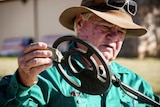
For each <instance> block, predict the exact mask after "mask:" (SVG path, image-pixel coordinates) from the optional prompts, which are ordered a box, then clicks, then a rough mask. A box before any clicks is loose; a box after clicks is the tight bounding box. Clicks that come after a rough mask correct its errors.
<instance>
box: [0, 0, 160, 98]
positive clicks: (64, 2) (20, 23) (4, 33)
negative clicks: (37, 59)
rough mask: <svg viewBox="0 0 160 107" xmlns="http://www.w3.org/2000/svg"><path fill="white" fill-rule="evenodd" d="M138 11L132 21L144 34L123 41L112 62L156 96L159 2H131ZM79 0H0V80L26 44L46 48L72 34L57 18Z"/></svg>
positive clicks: (159, 57) (12, 68) (159, 76)
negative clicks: (136, 76) (140, 79)
mask: <svg viewBox="0 0 160 107" xmlns="http://www.w3.org/2000/svg"><path fill="white" fill-rule="evenodd" d="M135 1H136V2H137V3H138V12H137V14H136V16H135V17H133V19H134V22H136V23H138V24H140V25H142V26H144V27H146V28H147V29H148V33H147V34H146V35H143V36H141V37H139V38H134V37H129V38H126V39H125V41H124V44H123V47H122V50H121V52H120V54H119V55H118V58H117V59H116V61H117V62H118V63H120V64H122V65H124V66H126V67H128V68H129V69H131V70H133V71H134V72H136V73H137V74H139V75H141V76H142V77H143V78H144V79H145V80H146V81H148V82H149V83H150V84H151V86H152V87H153V90H154V92H155V93H156V94H158V95H160V87H159V84H160V69H159V66H160V6H159V4H160V0H135ZM80 2H81V0H0V77H3V76H4V75H8V74H13V73H14V72H15V71H16V69H17V66H18V65H17V56H18V54H19V52H20V51H21V50H22V49H23V48H24V47H25V46H27V45H28V44H30V43H32V42H35V41H43V42H46V43H47V44H48V45H50V46H51V45H52V44H53V42H54V41H55V40H56V39H57V38H58V37H60V36H64V35H74V32H72V31H70V30H67V29H66V28H64V27H63V26H61V25H60V23H59V20H58V17H59V15H60V14H61V12H62V11H63V10H64V9H66V8H68V7H70V6H79V5H80Z"/></svg>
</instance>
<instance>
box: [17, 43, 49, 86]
mask: <svg viewBox="0 0 160 107" xmlns="http://www.w3.org/2000/svg"><path fill="white" fill-rule="evenodd" d="M51 56H52V52H51V51H50V50H47V44H46V43H43V42H37V43H32V44H30V45H29V46H27V47H26V48H25V49H24V50H23V51H22V52H21V54H20V55H19V57H18V73H19V78H20V82H21V83H22V84H23V85H25V86H32V85H34V84H35V83H36V82H37V76H38V74H40V73H41V72H42V71H44V70H45V69H47V68H49V67H51V66H52V59H51V58H50V57H51Z"/></svg>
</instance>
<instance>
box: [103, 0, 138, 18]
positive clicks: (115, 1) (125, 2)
mask: <svg viewBox="0 0 160 107" xmlns="http://www.w3.org/2000/svg"><path fill="white" fill-rule="evenodd" d="M105 1H106V4H107V6H110V7H113V8H116V9H119V10H123V11H127V12H128V13H129V14H131V15H133V16H134V15H135V14H136V13H137V3H136V2H135V1H133V0H105Z"/></svg>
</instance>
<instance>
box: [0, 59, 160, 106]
mask: <svg viewBox="0 0 160 107" xmlns="http://www.w3.org/2000/svg"><path fill="white" fill-rule="evenodd" d="M110 68H111V71H112V72H113V74H115V75H116V77H118V78H119V79H121V80H122V82H123V83H125V84H127V85H129V86H131V87H133V88H134V89H136V90H138V91H140V92H142V93H143V94H145V95H147V96H148V97H150V98H152V99H155V96H154V93H153V91H152V88H151V86H150V85H149V84H148V83H147V82H146V81H144V80H143V79H142V78H141V77H140V76H138V75H136V74H135V73H133V72H132V71H130V70H129V69H127V68H125V67H123V66H121V65H119V64H117V63H115V62H112V63H111V64H110ZM38 79H39V81H38V83H37V84H35V85H33V86H32V87H24V86H22V85H21V84H20V83H19V82H18V80H17V73H15V74H14V75H12V76H5V77H3V78H2V80H1V81H0V107H146V106H147V107H150V106H151V105H147V104H145V103H141V102H138V101H136V100H134V99H132V98H131V97H129V96H128V95H127V94H126V93H125V92H124V91H123V90H121V89H120V88H117V87H115V86H114V85H111V87H110V89H109V90H108V91H107V92H106V93H104V94H101V95H89V94H85V93H81V92H79V91H78V90H76V89H75V88H73V87H71V86H70V85H69V84H68V83H67V82H66V81H65V80H64V79H63V78H62V77H61V75H60V74H59V72H58V71H57V69H56V67H55V66H53V67H52V68H49V69H47V70H46V71H44V72H43V73H41V74H40V75H39V77H38ZM157 98H158V97H157Z"/></svg>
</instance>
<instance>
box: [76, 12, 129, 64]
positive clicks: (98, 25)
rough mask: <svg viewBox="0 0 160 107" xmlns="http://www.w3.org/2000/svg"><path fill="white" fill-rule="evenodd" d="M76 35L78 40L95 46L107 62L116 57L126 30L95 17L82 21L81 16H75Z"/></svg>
mask: <svg viewBox="0 0 160 107" xmlns="http://www.w3.org/2000/svg"><path fill="white" fill-rule="evenodd" d="M76 28H77V34H78V36H79V37H80V38H82V39H85V40H87V41H89V42H91V43H92V44H93V45H94V46H96V47H97V48H98V49H99V50H100V51H101V52H102V54H103V55H104V56H105V58H106V59H107V60H108V61H112V60H114V59H115V58H116V56H117V55H118V53H119V51H120V49H121V47H122V43H123V40H124V37H125V34H126V30H125V29H122V28H120V27H118V26H116V25H113V24H111V23H109V22H106V21H104V20H103V19H101V18H100V17H98V16H96V15H92V16H91V17H90V18H89V19H88V20H84V19H83V17H82V15H79V16H77V20H76Z"/></svg>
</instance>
